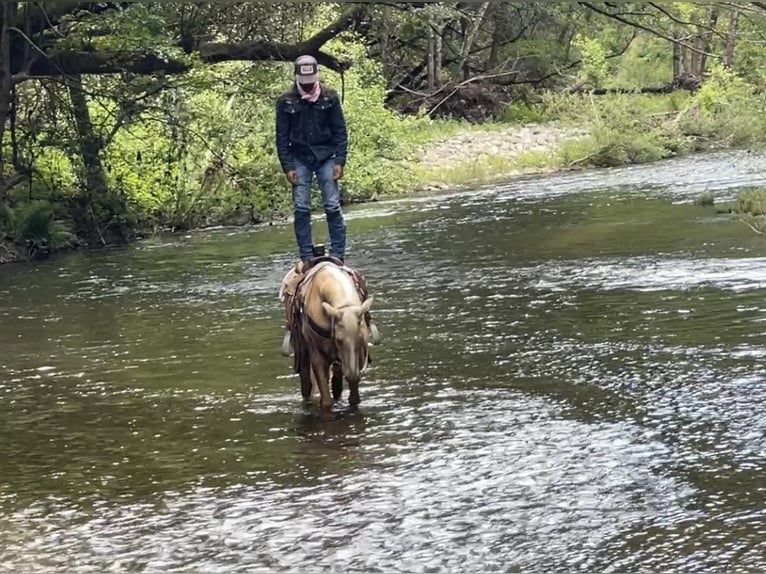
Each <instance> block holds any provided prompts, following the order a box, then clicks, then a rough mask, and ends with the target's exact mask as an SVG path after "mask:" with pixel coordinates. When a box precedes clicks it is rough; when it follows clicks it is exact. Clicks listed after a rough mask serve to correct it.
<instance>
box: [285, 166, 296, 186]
mask: <svg viewBox="0 0 766 574" xmlns="http://www.w3.org/2000/svg"><path fill="white" fill-rule="evenodd" d="M285 176H286V177H287V181H289V182H290V183H292V184H293V185H298V172H297V171H295V170H294V169H291V170H290V171H288V172H285Z"/></svg>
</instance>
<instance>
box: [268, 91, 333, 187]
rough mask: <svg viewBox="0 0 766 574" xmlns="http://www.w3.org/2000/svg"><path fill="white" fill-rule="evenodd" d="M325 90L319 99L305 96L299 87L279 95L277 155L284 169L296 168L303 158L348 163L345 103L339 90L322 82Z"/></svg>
mask: <svg viewBox="0 0 766 574" xmlns="http://www.w3.org/2000/svg"><path fill="white" fill-rule="evenodd" d="M321 89H322V93H321V95H320V96H319V99H318V100H317V101H316V102H315V103H312V102H308V101H306V100H303V99H301V95H300V94H299V93H298V90H297V88H296V87H295V85H294V84H293V88H292V89H291V90H290V91H288V92H285V93H284V94H282V95H281V96H280V97H279V98H278V99H277V105H276V123H277V126H276V127H277V155H278V156H279V163H280V164H281V165H282V170H283V171H285V172H288V171H290V170H293V169H295V161H296V160H300V161H302V162H305V163H308V164H309V165H311V166H313V167H317V166H319V165H320V164H321V163H323V162H325V161H326V160H328V159H330V158H333V159H334V160H335V163H336V164H338V165H345V164H346V156H347V153H348V134H347V132H346V120H345V118H344V116H343V107H342V106H341V103H340V98H339V97H338V94H337V92H335V90H332V89H329V88H327V87H326V86H324V85H323V84H322V85H321Z"/></svg>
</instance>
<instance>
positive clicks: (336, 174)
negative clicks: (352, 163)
mask: <svg viewBox="0 0 766 574" xmlns="http://www.w3.org/2000/svg"><path fill="white" fill-rule="evenodd" d="M332 176H333V178H334V179H335V181H337V180H339V179H343V166H342V165H338V164H337V163H336V164H335V165H333V167H332Z"/></svg>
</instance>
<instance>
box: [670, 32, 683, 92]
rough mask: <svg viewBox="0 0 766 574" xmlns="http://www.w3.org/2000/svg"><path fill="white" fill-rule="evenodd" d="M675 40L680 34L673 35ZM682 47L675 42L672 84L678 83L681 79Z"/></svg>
mask: <svg viewBox="0 0 766 574" xmlns="http://www.w3.org/2000/svg"><path fill="white" fill-rule="evenodd" d="M673 36H674V38H676V39H677V38H678V34H677V33H676V34H674V35H673ZM681 66H682V63H681V45H680V44H679V43H678V42H677V41H676V42H673V80H672V83H677V82H678V80H679V78H680V77H681Z"/></svg>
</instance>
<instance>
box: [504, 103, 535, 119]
mask: <svg viewBox="0 0 766 574" xmlns="http://www.w3.org/2000/svg"><path fill="white" fill-rule="evenodd" d="M502 120H503V121H504V122H507V123H512V124H533V123H540V122H542V121H544V120H545V110H543V109H542V108H541V106H540V105H538V104H534V103H527V102H511V103H509V104H507V105H506V106H505V107H504V108H503V116H502Z"/></svg>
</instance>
